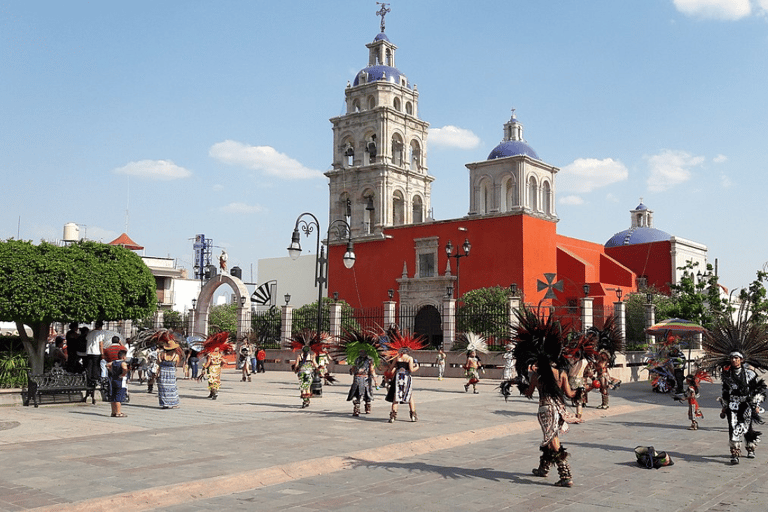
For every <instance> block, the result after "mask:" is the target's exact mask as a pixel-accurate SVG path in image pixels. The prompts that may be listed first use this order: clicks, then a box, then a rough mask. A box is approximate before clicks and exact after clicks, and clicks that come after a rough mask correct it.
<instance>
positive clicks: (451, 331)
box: [443, 297, 456, 352]
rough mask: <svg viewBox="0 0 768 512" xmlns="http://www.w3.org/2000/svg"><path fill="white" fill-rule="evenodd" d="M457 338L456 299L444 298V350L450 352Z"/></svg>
mask: <svg viewBox="0 0 768 512" xmlns="http://www.w3.org/2000/svg"><path fill="white" fill-rule="evenodd" d="M455 339H456V299H454V298H452V297H445V298H444V299H443V350H445V351H446V352H448V351H449V350H451V347H453V342H454V340H455Z"/></svg>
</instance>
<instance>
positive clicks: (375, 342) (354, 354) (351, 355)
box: [334, 329, 384, 366]
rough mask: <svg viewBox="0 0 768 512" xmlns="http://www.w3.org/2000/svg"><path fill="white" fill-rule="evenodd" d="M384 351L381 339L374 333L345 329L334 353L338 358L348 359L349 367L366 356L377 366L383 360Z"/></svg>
mask: <svg viewBox="0 0 768 512" xmlns="http://www.w3.org/2000/svg"><path fill="white" fill-rule="evenodd" d="M383 350H384V348H383V347H382V345H381V341H380V337H379V335H377V334H375V333H374V332H371V331H361V330H359V329H345V330H344V332H343V333H342V335H341V336H340V337H339V342H338V343H337V344H336V347H335V350H334V353H335V355H336V356H337V357H344V358H346V360H347V364H349V365H353V364H355V361H357V358H359V357H360V356H361V355H362V354H366V355H367V356H368V357H370V358H371V359H373V364H374V366H376V365H378V364H379V361H380V360H381V354H382V352H383Z"/></svg>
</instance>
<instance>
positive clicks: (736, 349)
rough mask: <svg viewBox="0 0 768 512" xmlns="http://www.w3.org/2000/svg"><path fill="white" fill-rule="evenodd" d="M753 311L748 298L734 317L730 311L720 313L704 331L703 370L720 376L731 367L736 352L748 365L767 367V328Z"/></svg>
mask: <svg viewBox="0 0 768 512" xmlns="http://www.w3.org/2000/svg"><path fill="white" fill-rule="evenodd" d="M750 310H751V308H750V302H748V301H747V302H744V303H742V305H741V308H740V309H739V312H738V314H737V315H736V318H735V319H734V318H733V316H732V315H731V314H730V313H727V312H726V313H722V314H720V315H718V317H717V318H716V319H715V323H714V325H713V327H712V329H711V330H710V331H707V332H706V333H705V334H704V342H703V343H702V348H703V349H704V352H705V356H704V360H703V361H702V363H701V367H702V368H703V369H705V370H707V371H708V372H710V373H712V374H713V375H718V374H719V373H720V372H721V371H722V370H725V369H727V368H728V367H729V366H730V364H731V356H732V355H733V354H734V353H736V354H738V355H739V357H741V360H742V362H744V363H746V364H748V365H749V366H752V367H753V368H759V369H761V370H768V330H766V329H765V326H764V325H763V324H761V323H760V322H758V321H757V319H756V318H755V317H754V316H753V315H751V314H750V313H749V312H750Z"/></svg>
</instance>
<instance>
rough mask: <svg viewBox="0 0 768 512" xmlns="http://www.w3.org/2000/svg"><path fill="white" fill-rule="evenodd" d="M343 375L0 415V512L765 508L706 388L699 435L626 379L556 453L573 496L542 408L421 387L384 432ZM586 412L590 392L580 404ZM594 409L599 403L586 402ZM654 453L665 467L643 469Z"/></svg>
mask: <svg viewBox="0 0 768 512" xmlns="http://www.w3.org/2000/svg"><path fill="white" fill-rule="evenodd" d="M350 379H351V377H349V376H347V375H339V380H340V382H339V384H337V385H335V386H326V387H325V389H324V396H323V397H322V398H315V399H313V401H312V405H311V406H310V407H309V408H308V409H304V410H302V409H300V408H299V404H300V401H299V399H298V390H297V386H296V381H295V377H294V376H293V374H291V373H288V372H271V373H266V374H260V375H257V376H254V381H253V382H251V383H243V382H239V380H238V375H237V374H236V373H235V372H234V371H233V370H228V371H226V373H225V375H224V383H223V386H222V391H221V395H220V397H219V399H218V400H216V401H212V400H209V399H206V398H205V397H206V395H207V390H206V388H205V386H204V384H202V383H198V382H193V381H186V380H180V381H179V388H180V394H181V398H182V406H181V408H180V409H175V410H161V409H159V408H158V407H157V398H156V396H155V395H154V394H147V393H146V387H145V386H140V385H139V384H138V383H132V384H130V387H129V389H130V390H131V403H130V404H128V405H126V406H125V407H124V410H125V412H126V413H127V414H128V417H127V418H122V419H119V418H111V417H110V416H109V413H110V409H109V404H108V403H101V402H100V403H97V405H95V406H93V405H86V404H72V405H48V406H41V407H40V408H38V409H35V408H33V407H22V406H5V407H0V461H2V462H1V464H0V468H1V469H0V510H28V509H35V510H46V511H47V510H51V511H54V510H55V511H67V510H110V511H113V510H165V511H179V512H181V511H190V510H192V511H194V510H201V511H202V510H206V511H209V510H215V509H218V510H222V511H225V510H290V511H317V510H335V511H348V510H349V511H352V510H356V511H357V510H361V509H367V510H371V511H384V510H387V511H389V510H393V509H394V510H396V509H399V508H403V507H407V509H410V510H440V511H446V510H461V511H483V510H488V511H497V510H540V511H549V510H565V509H567V510H569V511H570V510H577V511H578V510H589V511H592V512H594V511H599V510H609V509H619V510H638V511H641V510H642V511H649V510H665V511H666V510H686V511H688V510H711V511H728V510H744V509H746V507H752V510H765V508H764V507H765V506H766V503H768V496H767V495H766V493H767V492H768V491H767V490H766V489H765V487H764V485H763V484H764V482H766V481H768V465H766V461H767V460H768V450H763V451H762V452H761V451H760V450H758V458H757V459H753V460H750V459H746V458H744V459H742V463H741V464H740V465H738V466H731V465H730V464H729V457H728V450H727V429H726V425H725V422H724V420H720V419H719V417H718V414H717V413H718V409H717V403H716V402H715V399H714V398H715V396H716V394H717V391H718V389H719V386H717V385H708V384H705V386H704V388H703V393H702V395H703V396H702V400H701V403H702V406H703V407H704V414H705V419H704V420H703V421H701V429H700V430H698V431H689V430H687V427H688V420H687V418H686V414H687V408H686V406H684V405H680V404H677V403H676V402H674V401H672V400H671V399H670V398H669V396H666V395H658V394H654V393H652V392H651V391H650V385H648V384H647V383H636V384H627V385H623V386H622V387H621V389H619V390H618V391H616V392H615V393H614V396H613V397H612V402H611V408H610V409H608V410H607V411H599V410H596V409H594V407H590V408H589V409H587V412H586V418H587V421H586V422H585V423H583V424H581V425H574V426H572V429H571V432H570V433H568V434H567V435H566V436H564V437H563V444H564V445H565V446H566V447H567V448H568V449H569V451H570V452H571V453H572V458H571V464H572V468H573V473H574V479H575V484H576V485H575V486H574V487H573V488H571V489H561V488H556V487H553V486H552V483H554V481H555V480H556V472H555V471H552V472H551V473H550V476H549V478H547V479H542V478H537V477H534V476H532V475H531V469H532V468H533V467H535V466H536V465H537V463H538V456H539V451H538V448H537V447H538V443H539V441H540V438H541V432H540V429H539V426H538V424H537V422H536V417H535V412H536V404H535V402H533V401H528V400H527V399H525V398H522V397H515V398H514V399H512V400H510V401H509V402H504V400H503V399H502V398H501V397H500V396H499V395H498V393H497V391H496V390H495V389H494V387H495V385H496V383H495V382H491V381H485V382H482V383H481V386H480V391H481V392H480V394H477V395H473V394H472V393H471V392H470V393H468V394H465V393H464V388H463V386H462V384H463V381H461V380H458V379H449V380H445V381H437V379H434V378H416V382H415V393H416V395H415V396H416V401H417V408H418V412H419V421H418V422H417V423H411V422H410V421H408V420H407V418H408V414H407V408H403V409H401V413H400V418H398V421H397V422H396V423H394V424H389V423H387V418H388V409H389V408H388V405H389V404H387V403H386V402H385V401H384V400H383V391H382V392H379V395H378V396H377V398H379V399H378V400H376V401H375V402H374V406H373V414H371V415H367V416H366V415H363V416H361V417H359V418H354V417H352V416H351V414H350V413H351V404H350V403H349V402H346V401H345V400H346V393H347V389H348V385H349V383H350ZM592 401H593V404H592V405H597V403H599V402H598V397H597V396H594V397H592ZM595 402H597V403H595ZM638 445H653V446H655V447H656V449H657V450H666V451H668V452H669V453H671V455H672V457H673V460H674V462H675V465H674V466H672V467H668V468H662V469H658V470H648V469H643V468H640V467H639V466H637V464H636V463H635V457H634V453H633V450H634V448H635V446H638Z"/></svg>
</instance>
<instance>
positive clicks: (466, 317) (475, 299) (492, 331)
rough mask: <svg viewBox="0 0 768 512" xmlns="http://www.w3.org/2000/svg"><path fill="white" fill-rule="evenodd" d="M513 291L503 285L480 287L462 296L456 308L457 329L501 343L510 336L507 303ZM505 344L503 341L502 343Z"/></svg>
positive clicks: (496, 343) (490, 341) (497, 343)
mask: <svg viewBox="0 0 768 512" xmlns="http://www.w3.org/2000/svg"><path fill="white" fill-rule="evenodd" d="M510 297H512V291H511V290H509V289H508V288H502V287H501V286H493V287H490V288H478V289H476V290H472V291H469V292H467V293H465V294H464V295H462V296H461V302H460V303H459V306H458V308H457V310H456V330H457V331H458V332H463V333H466V332H474V333H476V334H482V335H483V336H485V337H486V338H488V339H489V343H491V344H494V343H492V342H495V345H499V344H500V343H499V342H500V340H505V339H506V338H507V337H508V336H509V313H508V308H507V305H508V303H509V299H510ZM502 344H503V343H502Z"/></svg>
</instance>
